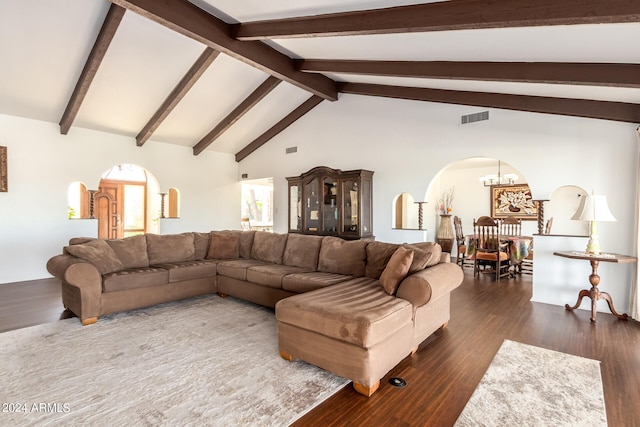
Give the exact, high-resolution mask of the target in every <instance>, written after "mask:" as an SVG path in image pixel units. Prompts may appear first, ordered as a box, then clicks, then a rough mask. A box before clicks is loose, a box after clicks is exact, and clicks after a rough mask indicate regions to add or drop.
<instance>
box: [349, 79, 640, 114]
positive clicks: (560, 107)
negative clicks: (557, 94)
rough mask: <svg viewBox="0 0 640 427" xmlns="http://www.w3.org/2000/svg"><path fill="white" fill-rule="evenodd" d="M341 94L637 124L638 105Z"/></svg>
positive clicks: (366, 87) (416, 92)
mask: <svg viewBox="0 0 640 427" xmlns="http://www.w3.org/2000/svg"><path fill="white" fill-rule="evenodd" d="M338 90H339V91H340V92H342V93H349V94H356V95H367V96H380V97H386V98H397V99H407V100H414V101H428V102H441V103H446V104H459V105H471V106H476V107H486V108H503V109H508V110H517V111H528V112H533V113H545V114H559V115H564V116H574V117H586V118H592V119H603V120H614V121H620V122H630V123H639V122H640V104H631V103H624V102H611V101H593V100H584V99H570V98H552V97H543V96H527V95H511V94H502V93H487V92H464V91H453V90H442V89H426V88H415V87H403V86H385V85H375V84H367V83H339V84H338Z"/></svg>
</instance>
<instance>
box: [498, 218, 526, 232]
mask: <svg viewBox="0 0 640 427" xmlns="http://www.w3.org/2000/svg"><path fill="white" fill-rule="evenodd" d="M498 221H499V222H500V235H501V236H521V235H522V220H521V219H519V218H512V217H507V218H503V219H500V220H498Z"/></svg>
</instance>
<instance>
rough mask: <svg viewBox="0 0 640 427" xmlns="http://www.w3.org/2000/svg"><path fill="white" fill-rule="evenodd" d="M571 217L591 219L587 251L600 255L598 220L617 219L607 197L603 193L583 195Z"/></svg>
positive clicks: (582, 219) (581, 219)
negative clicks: (610, 208) (612, 212)
mask: <svg viewBox="0 0 640 427" xmlns="http://www.w3.org/2000/svg"><path fill="white" fill-rule="evenodd" d="M571 219H575V220H580V221H589V222H590V224H589V242H588V243H587V250H586V252H587V253H589V254H594V255H600V253H601V251H600V242H598V231H597V229H596V221H615V220H616V219H615V218H614V217H613V215H612V214H611V211H610V210H609V206H608V205H607V198H606V197H605V196H601V195H596V194H592V195H590V196H589V195H588V196H583V197H582V200H581V201H580V206H578V210H576V213H575V214H573V216H572V217H571Z"/></svg>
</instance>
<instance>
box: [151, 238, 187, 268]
mask: <svg viewBox="0 0 640 427" xmlns="http://www.w3.org/2000/svg"><path fill="white" fill-rule="evenodd" d="M147 254H148V256H149V264H151V265H157V264H166V263H172V262H180V261H191V260H193V258H194V255H195V246H194V244H193V233H183V234H165V235H161V234H147Z"/></svg>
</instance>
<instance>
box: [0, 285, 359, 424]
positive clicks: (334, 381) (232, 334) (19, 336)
mask: <svg viewBox="0 0 640 427" xmlns="http://www.w3.org/2000/svg"><path fill="white" fill-rule="evenodd" d="M0 378H1V380H0V404H1V405H2V408H0V425H1V426H25V425H29V426H31V425H34V426H40V425H52V426H54V425H56V426H57V425H64V426H107V425H108V426H125V425H127V426H138V425H148V426H157V425H172V426H174V425H182V426H188V425H191V426H286V425H288V424H290V423H292V422H293V421H295V420H296V419H297V418H299V417H301V416H302V415H304V414H305V413H307V412H308V411H309V410H311V409H312V408H313V407H315V406H316V405H318V404H319V403H320V402H322V401H323V400H325V399H326V398H328V397H329V396H331V395H332V394H334V393H335V392H336V391H338V390H339V389H341V388H342V387H343V386H344V385H345V384H347V383H348V380H346V379H344V378H340V377H337V376H335V375H333V374H331V373H329V372H327V371H324V370H322V369H320V368H317V367H315V366H312V365H309V364H306V363H304V362H301V361H296V362H293V363H289V362H287V361H285V360H284V359H282V358H281V357H280V356H279V354H278V345H277V327H276V320H275V316H274V314H273V311H272V310H269V309H266V308H264V307H259V306H256V305H252V304H250V303H246V302H243V301H240V300H236V299H233V298H226V299H223V298H220V297H218V296H216V295H211V296H207V297H201V298H196V299H191V300H186V301H181V302H175V303H170V304H164V305H160V306H156V307H152V308H148V309H142V310H136V311H131V312H128V313H121V314H116V315H111V316H105V317H102V318H100V320H99V321H98V323H96V324H95V325H91V326H85V327H82V326H81V325H80V322H79V321H78V319H67V320H62V321H59V322H56V323H52V324H46V325H39V326H34V327H31V328H25V329H20V330H15V331H10V332H5V333H2V334H0Z"/></svg>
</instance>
